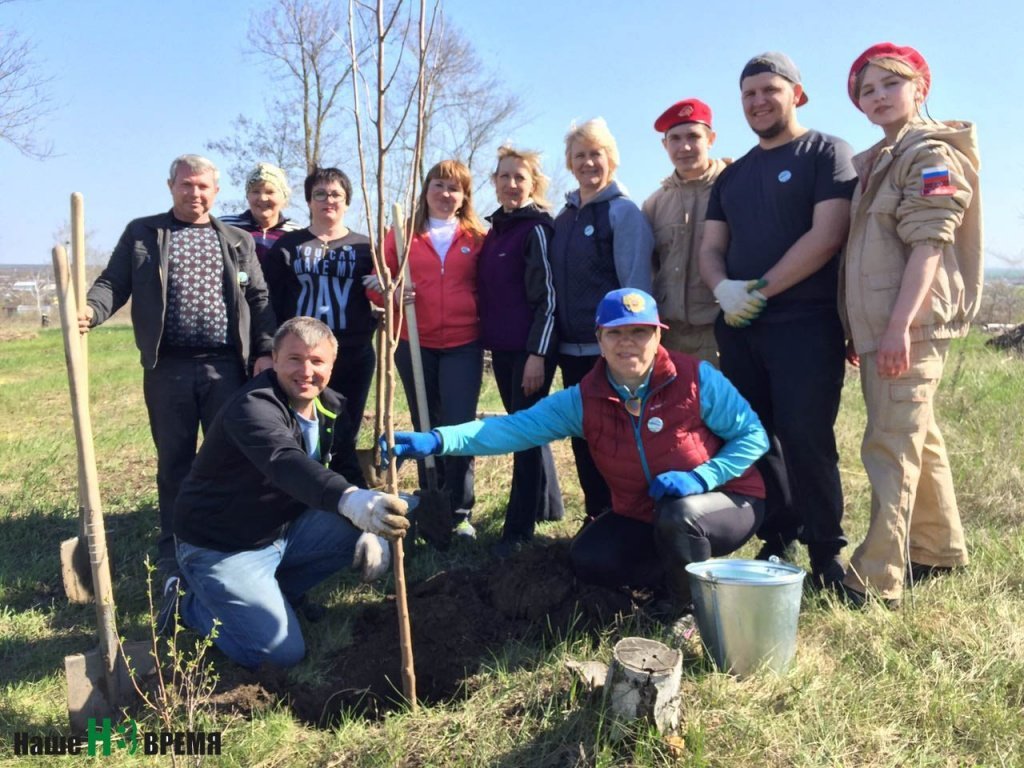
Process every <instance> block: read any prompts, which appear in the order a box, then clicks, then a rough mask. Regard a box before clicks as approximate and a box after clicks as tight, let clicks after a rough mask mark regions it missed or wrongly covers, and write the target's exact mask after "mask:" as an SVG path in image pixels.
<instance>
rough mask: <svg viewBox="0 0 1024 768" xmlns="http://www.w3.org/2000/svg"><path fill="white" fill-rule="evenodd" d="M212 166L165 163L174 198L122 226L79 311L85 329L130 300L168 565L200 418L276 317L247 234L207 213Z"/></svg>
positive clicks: (193, 158) (256, 363) (200, 160)
mask: <svg viewBox="0 0 1024 768" xmlns="http://www.w3.org/2000/svg"><path fill="white" fill-rule="evenodd" d="M217 181H218V172H217V168H216V167H215V166H214V165H213V163H211V162H210V161H209V160H207V159H206V158H204V157H200V156H199V155H181V156H180V157H177V158H175V160H174V162H172V163H171V170H170V175H169V177H168V180H167V186H168V188H169V189H170V192H171V199H172V201H173V207H172V208H171V210H170V211H169V212H167V213H160V214H157V215H155V216H147V217H144V218H141V219H135V220H134V221H132V222H130V223H129V224H128V226H127V227H126V228H125V231H124V233H123V234H122V235H121V239H120V240H119V241H118V243H117V246H116V247H115V248H114V252H113V253H112V254H111V256H110V262H109V263H108V264H107V267H106V269H104V270H103V273H102V274H101V275H100V276H99V277H98V278H97V279H96V282H95V283H93V286H92V288H90V289H89V294H88V297H87V300H86V306H84V307H82V308H81V310H80V315H79V330H80V331H81V332H82V333H86V332H88V330H89V329H90V328H92V327H93V326H96V325H99V324H100V323H102V322H104V321H105V320H106V319H107V318H109V317H110V316H111V315H112V314H114V313H115V312H116V311H117V310H118V309H120V308H121V307H122V306H123V305H124V304H125V303H126V302H127V301H128V300H129V299H132V310H131V312H132V324H133V326H134V330H135V345H136V346H137V347H138V348H139V352H140V354H141V360H142V367H143V393H144V396H145V400H146V408H147V410H148V412H149V426H150V430H151V432H152V434H153V443H154V444H155V446H156V454H157V494H158V497H159V506H160V538H159V540H158V545H159V554H158V556H159V561H158V567H159V569H160V571H161V573H162V575H166V574H168V573H170V572H172V571H173V570H174V569H175V561H174V536H173V525H172V515H173V510H174V501H175V499H176V497H177V495H178V489H179V487H180V485H181V482H182V480H184V478H185V476H186V475H187V474H188V472H189V469H190V468H191V466H192V460H193V458H194V457H195V453H196V441H197V438H198V436H199V426H200V424H201V425H202V426H203V430H204V432H205V430H206V428H207V427H208V426H209V424H210V423H211V422H212V421H213V417H214V416H215V415H216V413H217V411H218V410H220V407H221V406H222V405H223V404H224V402H225V401H226V400H227V398H228V396H229V395H230V394H231V393H232V392H234V391H235V390H236V389H237V388H238V387H239V386H241V385H242V383H243V382H244V381H245V379H246V376H247V374H248V372H249V370H250V362H251V368H252V370H253V371H254V372H255V373H259V372H260V371H262V370H263V369H264V368H267V367H269V366H270V365H271V357H270V355H271V350H272V341H273V333H274V328H275V325H276V322H275V320H274V313H273V310H272V309H271V307H270V302H269V299H268V296H267V288H266V284H265V283H264V281H263V273H262V272H261V271H260V266H259V263H258V262H257V260H256V256H255V251H254V246H253V240H252V237H251V236H250V235H249V234H248V233H246V232H243V231H242V230H240V229H236V228H234V227H229V226H226V225H224V224H222V223H221V222H219V221H217V219H215V218H214V217H212V216H211V215H210V209H211V207H212V206H213V201H214V199H215V198H216V196H217V192H218V191H219V187H218V186H217Z"/></svg>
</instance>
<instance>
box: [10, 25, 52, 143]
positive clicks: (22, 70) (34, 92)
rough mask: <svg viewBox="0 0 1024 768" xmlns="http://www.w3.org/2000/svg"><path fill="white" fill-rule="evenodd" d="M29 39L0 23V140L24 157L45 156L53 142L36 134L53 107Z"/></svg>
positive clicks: (47, 79) (46, 81)
mask: <svg viewBox="0 0 1024 768" xmlns="http://www.w3.org/2000/svg"><path fill="white" fill-rule="evenodd" d="M49 82H50V78H48V77H43V76H41V75H40V74H39V71H38V67H37V65H36V63H35V61H34V60H33V58H32V45H31V43H30V42H29V41H28V40H26V39H24V38H23V37H21V36H20V35H19V34H18V33H17V32H16V31H14V30H11V29H7V28H6V27H0V140H3V141H6V142H8V143H9V144H11V145H13V146H14V147H15V148H16V149H17V150H18V151H19V152H21V153H22V154H23V155H26V156H27V157H35V158H39V159H42V158H45V157H49V156H50V155H51V154H53V146H52V144H50V142H48V141H46V140H45V139H41V138H39V133H38V127H39V124H40V123H41V122H42V121H43V119H44V118H45V117H47V116H48V115H49V114H50V113H51V112H52V111H53V108H52V105H51V103H50V97H49V95H48V94H47V92H46V87H47V85H48V83H49Z"/></svg>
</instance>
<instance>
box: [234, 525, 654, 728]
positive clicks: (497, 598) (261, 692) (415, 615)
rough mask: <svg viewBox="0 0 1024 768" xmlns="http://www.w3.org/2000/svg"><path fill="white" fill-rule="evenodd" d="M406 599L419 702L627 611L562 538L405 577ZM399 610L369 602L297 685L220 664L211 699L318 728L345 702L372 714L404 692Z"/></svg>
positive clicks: (441, 696)
mask: <svg viewBox="0 0 1024 768" xmlns="http://www.w3.org/2000/svg"><path fill="white" fill-rule="evenodd" d="M408 598H409V614H410V623H411V626H412V638H413V651H414V656H415V670H416V691H417V697H418V699H419V700H420V701H423V702H425V703H430V702H438V701H444V700H448V699H451V698H453V697H455V696H458V695H460V694H461V693H465V692H466V688H465V686H466V683H467V680H468V678H470V677H471V676H472V675H473V674H474V673H476V672H477V670H478V668H479V667H480V665H481V664H486V663H488V662H489V661H490V660H491V659H493V657H494V656H495V655H496V654H497V653H498V652H499V651H500V650H501V648H502V646H503V645H504V644H505V643H507V642H508V641H513V640H517V641H527V642H530V641H537V642H540V641H542V640H543V639H544V638H545V637H556V638H557V637H561V636H564V635H565V634H567V633H568V632H570V631H573V632H579V631H592V630H596V629H598V628H600V627H603V626H607V625H609V624H610V623H612V622H613V621H614V619H615V617H616V615H618V614H623V613H628V612H630V611H631V610H632V609H633V608H634V601H633V596H631V595H630V594H627V593H624V592H621V591H615V590H607V589H601V588H599V587H593V586H589V585H582V584H577V583H576V582H575V580H574V578H573V575H572V571H571V569H570V567H569V562H568V542H565V541H558V542H556V543H554V544H552V545H551V546H547V547H540V546H537V547H529V548H527V549H525V550H523V551H522V552H520V553H518V554H517V555H516V556H514V557H511V558H509V559H507V560H494V561H491V562H489V563H487V564H485V565H484V566H483V567H481V568H480V569H476V570H471V569H468V568H462V569H457V570H451V571H442V572H441V573H438V574H435V575H433V576H431V577H430V578H428V579H426V580H424V581H422V582H419V583H417V584H410V585H409V588H408ZM396 613H397V612H396V608H395V599H394V597H393V596H392V597H390V598H389V599H388V600H385V601H382V602H381V603H378V604H375V605H371V606H368V607H367V608H366V609H365V610H364V611H363V612H362V613H361V614H360V615H359V617H358V618H357V619H356V621H355V623H354V626H353V638H352V643H351V644H350V645H349V646H348V650H349V651H350V653H347V654H346V655H343V656H341V657H340V658H336V659H335V666H334V668H333V671H332V674H331V679H329V680H327V681H323V682H318V683H317V684H316V685H310V686H297V685H295V683H294V682H289V680H288V676H287V674H286V673H284V672H282V671H279V670H260V671H258V672H246V671H245V670H241V669H240V668H237V667H233V666H232V665H225V667H223V668H222V669H221V670H220V672H221V681H220V684H219V686H218V694H217V697H216V700H215V701H216V703H217V704H218V705H219V706H223V707H228V708H234V709H238V710H242V711H251V710H252V709H253V708H259V707H260V706H265V703H266V702H267V701H270V700H273V699H278V698H281V699H285V700H287V701H288V703H289V706H290V707H291V709H292V711H293V712H294V713H295V715H296V717H299V718H301V719H302V720H304V721H306V722H309V723H313V724H318V725H327V724H329V723H330V722H331V721H333V720H334V719H335V718H336V716H337V714H338V713H339V712H340V711H342V710H343V709H350V710H356V711H359V712H362V713H364V714H366V715H367V716H370V717H374V716H377V715H379V714H380V713H381V712H383V711H385V710H387V709H391V708H393V707H395V706H396V705H397V704H399V703H400V702H401V698H402V696H401V691H402V676H401V649H400V647H399V637H398V622H397V619H396ZM314 631H315V630H314ZM253 705H255V707H254V706H253Z"/></svg>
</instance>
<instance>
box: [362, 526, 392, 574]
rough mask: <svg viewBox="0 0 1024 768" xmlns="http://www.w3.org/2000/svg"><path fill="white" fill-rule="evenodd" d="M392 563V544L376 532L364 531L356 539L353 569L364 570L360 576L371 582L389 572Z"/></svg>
mask: <svg viewBox="0 0 1024 768" xmlns="http://www.w3.org/2000/svg"><path fill="white" fill-rule="evenodd" d="M390 565H391V545H390V544H388V541H387V539H383V538H381V537H380V536H378V535H377V534H375V533H363V535H362V536H360V537H359V539H358V540H357V541H356V554H355V557H353V558H352V569H353V570H356V571H362V573H360V575H359V578H361V579H362V580H363V581H364V582H366V583H367V584H369V583H370V582H371V581H376V580H377V579H379V578H380V577H381V576H383V575H384V574H386V573H387V572H388V567H389V566H390Z"/></svg>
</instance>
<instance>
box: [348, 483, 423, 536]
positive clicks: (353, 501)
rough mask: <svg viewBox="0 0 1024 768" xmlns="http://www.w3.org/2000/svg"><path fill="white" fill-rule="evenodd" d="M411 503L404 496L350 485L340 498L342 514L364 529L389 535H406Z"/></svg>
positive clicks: (379, 534) (357, 526)
mask: <svg viewBox="0 0 1024 768" xmlns="http://www.w3.org/2000/svg"><path fill="white" fill-rule="evenodd" d="M408 511H409V505H408V504H407V503H406V502H405V500H404V499H401V498H399V497H398V496H394V495H392V494H390V493H381V492H380V491H366V490H363V489H362V488H350V489H349V490H347V491H345V493H344V494H342V497H341V501H339V502H338V514H340V515H344V516H345V517H347V518H348V519H349V520H351V521H352V524H353V525H354V526H355V527H356V528H359V529H360V530H362V531H369V532H370V533H375V534H377V535H378V536H383V537H384V538H386V539H399V538H401V537H402V536H405V532H406V530H407V529H408V528H409V520H408V519H407V518H406V516H405V514H406V512H408Z"/></svg>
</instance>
